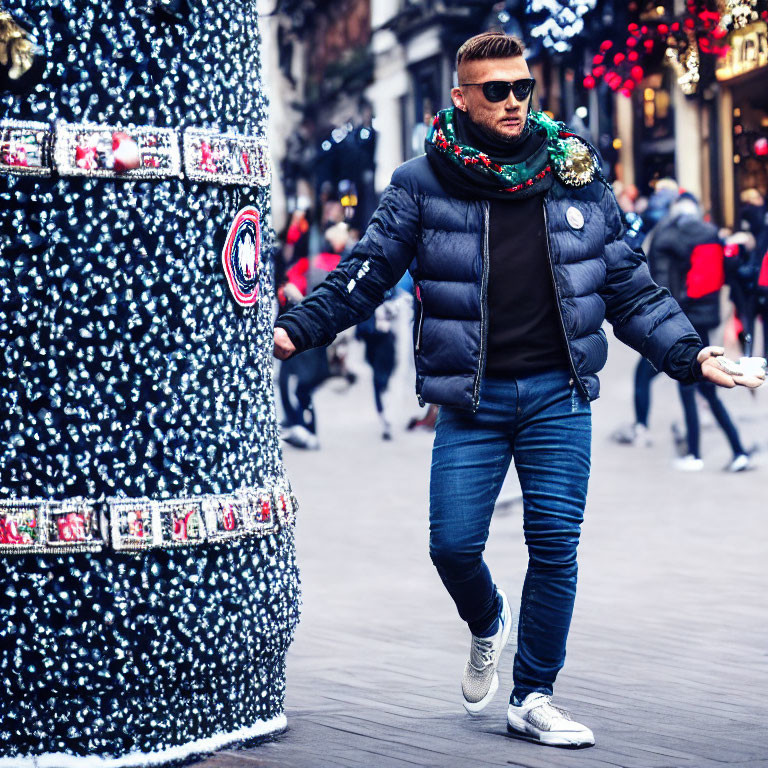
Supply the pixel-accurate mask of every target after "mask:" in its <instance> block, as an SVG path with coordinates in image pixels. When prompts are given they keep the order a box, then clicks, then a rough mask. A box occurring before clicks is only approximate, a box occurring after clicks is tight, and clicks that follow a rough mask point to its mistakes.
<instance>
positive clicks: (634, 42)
mask: <svg viewBox="0 0 768 768" xmlns="http://www.w3.org/2000/svg"><path fill="white" fill-rule="evenodd" d="M636 45H637V40H635V38H634V37H630V38H629V39H628V40H627V47H628V48H634V47H635V46H636Z"/></svg>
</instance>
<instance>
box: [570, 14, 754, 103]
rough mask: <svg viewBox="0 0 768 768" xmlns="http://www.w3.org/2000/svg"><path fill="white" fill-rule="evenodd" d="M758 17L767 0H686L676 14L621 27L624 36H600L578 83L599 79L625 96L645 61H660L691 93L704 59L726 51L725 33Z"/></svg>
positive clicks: (707, 60) (592, 84) (641, 75)
mask: <svg viewBox="0 0 768 768" xmlns="http://www.w3.org/2000/svg"><path fill="white" fill-rule="evenodd" d="M761 18H763V19H768V0H686V7H685V13H684V14H683V16H682V17H681V18H676V19H674V20H672V19H669V18H668V17H666V16H664V15H659V16H658V17H657V18H654V19H649V18H647V17H644V18H643V20H642V21H640V20H638V21H636V22H632V23H630V24H629V25H628V26H627V30H626V36H623V37H621V38H619V39H610V38H609V39H606V40H604V41H603V42H602V43H601V44H600V47H599V51H598V53H597V54H596V55H595V56H594V57H593V60H592V70H591V71H590V72H588V73H587V74H586V75H585V77H584V81H583V85H584V87H585V88H587V89H591V88H594V87H595V86H596V85H597V82H598V81H599V80H601V79H602V80H604V81H605V83H606V84H607V85H608V86H609V87H610V88H611V90H613V91H617V92H619V93H621V94H623V95H624V96H631V95H632V93H633V92H634V90H635V88H636V87H637V85H638V83H640V81H641V80H642V79H643V78H644V77H645V73H646V65H647V64H648V63H649V62H650V63H654V64H657V63H661V62H664V61H666V62H667V63H668V64H670V65H671V66H672V67H673V69H674V70H675V72H676V74H677V79H678V84H679V85H680V88H681V90H682V91H683V93H685V94H686V95H693V94H695V93H696V92H697V91H698V89H699V86H700V83H701V79H702V71H703V68H704V65H705V63H706V64H710V62H713V61H714V60H716V59H718V58H720V57H722V56H724V55H725V54H726V53H727V51H728V44H727V37H728V33H729V32H731V31H734V30H737V29H740V28H743V27H744V26H745V25H747V24H750V23H752V22H754V21H757V20H759V19H761ZM709 68H710V69H713V65H710V66H709Z"/></svg>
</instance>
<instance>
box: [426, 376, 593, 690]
mask: <svg viewBox="0 0 768 768" xmlns="http://www.w3.org/2000/svg"><path fill="white" fill-rule="evenodd" d="M569 378H570V377H569V373H568V372H567V371H560V370H558V371H548V372H546V373H540V374H534V375H531V376H526V377H521V378H518V379H511V380H505V381H502V380H491V379H486V380H485V381H484V382H483V385H482V389H481V392H480V407H479V410H478V412H477V413H475V414H473V413H470V412H467V411H461V410H458V409H455V408H446V407H443V408H441V409H440V416H439V418H438V421H437V427H436V431H435V443H434V448H433V450H432V477H431V484H430V511H429V528H430V545H429V546H430V556H431V557H432V562H433V563H434V564H435V566H436V568H437V571H438V573H439V574H440V578H441V579H442V581H443V584H445V587H446V589H447V590H448V592H449V593H450V595H451V597H452V598H453V600H454V602H455V603H456V607H457V608H458V611H459V616H461V618H462V619H464V621H466V622H467V624H468V625H469V629H470V631H471V632H472V634H474V635H477V636H480V637H487V636H489V635H492V634H494V633H495V632H496V629H497V622H498V614H499V599H498V596H497V593H496V586H495V585H494V582H493V579H492V578H491V574H490V571H489V570H488V566H487V565H486V564H485V562H484V561H483V550H484V549H485V542H486V541H487V539H488V529H489V526H490V522H491V516H492V515H493V508H494V505H495V504H496V499H497V498H498V495H499V492H500V490H501V486H502V483H503V482H504V477H505V476H506V474H507V470H508V469H509V465H510V462H511V460H512V459H513V458H514V460H515V466H516V468H517V474H518V477H519V478H520V486H521V488H522V491H523V532H524V534H525V542H526V545H527V547H528V573H527V575H526V577H525V582H524V584H523V595H522V602H521V606H520V622H519V625H518V645H517V654H516V656H515V665H514V676H515V688H514V691H513V696H514V697H515V698H516V699H517V700H518V701H519V700H521V699H522V698H524V697H525V696H527V695H528V694H529V693H531V692H532V691H540V692H542V693H548V694H551V693H552V686H553V684H554V682H555V678H556V677H557V673H558V672H559V671H560V669H561V668H562V666H563V663H564V661H565V642H566V638H567V637H568V629H569V627H570V623H571V615H572V613H573V603H574V599H575V596H576V574H577V565H576V547H577V545H578V542H579V532H580V527H581V521H582V519H583V517H584V505H585V503H586V497H587V483H588V479H589V469H590V443H591V434H592V416H591V411H590V405H589V402H588V401H587V400H586V398H584V396H583V395H582V394H581V393H580V392H579V391H578V389H576V388H575V387H572V386H571V385H570V384H569Z"/></svg>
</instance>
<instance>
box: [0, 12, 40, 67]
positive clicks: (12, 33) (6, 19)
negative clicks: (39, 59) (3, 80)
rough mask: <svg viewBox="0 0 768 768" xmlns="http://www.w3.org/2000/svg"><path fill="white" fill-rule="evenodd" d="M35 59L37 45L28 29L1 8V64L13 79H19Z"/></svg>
mask: <svg viewBox="0 0 768 768" xmlns="http://www.w3.org/2000/svg"><path fill="white" fill-rule="evenodd" d="M34 60H35V46H34V44H33V43H32V41H31V40H30V39H29V36H28V33H27V32H26V30H24V29H22V28H21V27H20V26H19V25H18V24H17V23H16V22H15V21H14V19H13V16H11V14H10V13H8V12H7V11H3V10H0V66H2V67H4V68H5V67H7V68H8V77H9V78H10V79H11V80H18V79H19V78H20V77H21V76H22V75H25V74H26V73H27V72H29V70H30V69H31V67H32V63H33V62H34Z"/></svg>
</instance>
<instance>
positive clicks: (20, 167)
mask: <svg viewBox="0 0 768 768" xmlns="http://www.w3.org/2000/svg"><path fill="white" fill-rule="evenodd" d="M2 5H4V8H0V340H1V343H0V358H1V359H0V569H1V571H0V572H1V575H0V626H1V627H2V633H1V635H0V687H2V690H3V706H2V707H0V734H2V739H0V766H6V765H7V766H10V765H14V766H16V765H27V764H29V765H38V764H39V765H49V766H54V765H67V766H80V765H83V766H87V765H96V764H98V765H99V766H102V768H108V766H118V765H119V766H125V767H128V766H134V765H146V764H153V765H156V764H163V763H166V762H171V761H178V760H183V759H185V758H187V757H189V756H190V755H193V754H197V753H200V752H206V751H210V750H213V749H217V748H219V747H221V746H224V745H227V744H232V743H235V742H248V741H249V740H253V739H260V738H264V737H265V736H268V735H271V734H274V733H276V732H278V731H280V730H282V729H283V728H284V727H285V715H284V710H283V702H284V691H285V652H286V649H287V647H288V645H289V643H290V640H291V637H292V633H293V630H294V627H295V625H296V622H297V617H298V608H297V605H298V584H297V571H296V564H295V558H294V534H293V524H294V512H295V508H296V505H295V500H294V498H293V495H292V493H291V488H290V485H289V483H288V480H287V478H286V477H285V473H284V470H283V466H282V460H281V455H280V451H279V444H278V433H277V424H276V419H275V408H274V401H273V390H272V342H271V338H272V323H271V308H272V302H273V279H272V272H271V264H270V249H271V243H272V235H271V229H270V225H269V181H270V169H269V159H268V154H267V147H266V144H265V140H264V138H263V137H264V133H265V125H266V117H267V104H266V102H265V98H264V92H263V88H262V83H261V80H260V59H259V54H260V51H259V34H258V23H257V22H258V19H257V13H256V9H255V0H226V1H225V0H56V1H55V2H54V1H53V0H52V1H51V2H44V1H43V0H0V6H2Z"/></svg>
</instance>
